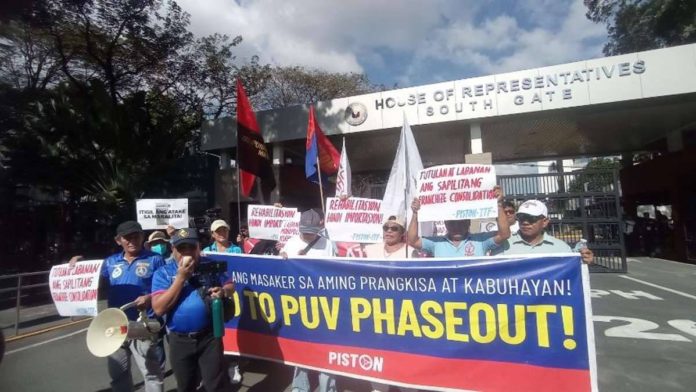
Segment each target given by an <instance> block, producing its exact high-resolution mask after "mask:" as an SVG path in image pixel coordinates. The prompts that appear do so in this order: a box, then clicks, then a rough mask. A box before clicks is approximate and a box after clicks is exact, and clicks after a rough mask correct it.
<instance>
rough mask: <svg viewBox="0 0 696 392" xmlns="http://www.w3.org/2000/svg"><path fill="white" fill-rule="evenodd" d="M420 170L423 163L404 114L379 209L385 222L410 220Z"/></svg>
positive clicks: (416, 193)
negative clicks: (391, 217)
mask: <svg viewBox="0 0 696 392" xmlns="http://www.w3.org/2000/svg"><path fill="white" fill-rule="evenodd" d="M421 170H423V162H422V161H421V157H420V153H419V152H418V146H416V140H415V139H414V138H413V133H412V132H411V127H410V126H409V125H408V120H406V113H404V126H403V127H402V128H401V137H400V138H399V147H398V148H397V150H396V158H395V159H394V164H393V165H392V169H391V173H390V174H389V182H387V189H386V190H385V191H384V199H383V200H382V208H381V209H380V212H381V213H382V215H383V216H384V219H385V220H386V219H387V218H388V217H390V216H392V215H394V216H396V217H400V218H408V219H407V221H410V220H411V215H412V214H413V212H412V211H411V201H412V200H413V198H414V197H416V196H417V195H418V192H417V191H416V176H417V175H418V172H419V171H421ZM405 214H407V215H406V216H405Z"/></svg>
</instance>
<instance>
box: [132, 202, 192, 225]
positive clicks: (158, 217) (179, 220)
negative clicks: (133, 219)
mask: <svg viewBox="0 0 696 392" xmlns="http://www.w3.org/2000/svg"><path fill="white" fill-rule="evenodd" d="M135 209H136V211H137V213H138V223H140V225H142V226H143V229H144V230H155V229H166V228H167V226H168V225H172V226H174V227H176V228H182V227H188V226H189V214H188V199H139V200H137V201H136V202H135Z"/></svg>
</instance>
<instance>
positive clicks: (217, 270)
mask: <svg viewBox="0 0 696 392" xmlns="http://www.w3.org/2000/svg"><path fill="white" fill-rule="evenodd" d="M226 272H227V263H226V262H224V261H206V262H204V263H198V265H197V266H196V270H195V271H194V273H193V276H192V277H191V279H193V280H195V281H196V283H198V284H197V286H199V287H203V288H205V290H207V289H209V288H210V287H215V286H218V285H220V280H221V279H220V278H221V277H222V276H223V275H224V274H225V273H226Z"/></svg>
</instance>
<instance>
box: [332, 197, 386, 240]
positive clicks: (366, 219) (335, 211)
mask: <svg viewBox="0 0 696 392" xmlns="http://www.w3.org/2000/svg"><path fill="white" fill-rule="evenodd" d="M381 205H382V201H381V200H377V199H365V198H362V197H350V198H347V199H339V198H337V197H329V198H327V199H326V219H324V226H325V227H326V231H327V232H328V233H329V238H330V239H331V241H340V242H361V243H375V242H381V241H382V224H383V223H384V220H385V219H383V216H382V214H381V213H380V212H379V209H380V206H381Z"/></svg>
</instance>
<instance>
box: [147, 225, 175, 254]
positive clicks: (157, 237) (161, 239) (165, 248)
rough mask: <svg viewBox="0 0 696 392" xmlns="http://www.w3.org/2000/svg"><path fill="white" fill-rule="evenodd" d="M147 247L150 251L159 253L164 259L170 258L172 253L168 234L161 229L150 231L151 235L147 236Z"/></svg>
mask: <svg viewBox="0 0 696 392" xmlns="http://www.w3.org/2000/svg"><path fill="white" fill-rule="evenodd" d="M145 248H146V249H147V250H149V251H152V252H154V253H157V254H158V255H160V256H162V257H163V258H164V259H167V258H169V255H170V254H171V253H172V250H171V246H170V244H169V240H168V239H167V235H166V234H164V232H161V231H159V230H155V231H153V232H152V233H150V236H149V237H147V241H145Z"/></svg>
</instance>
